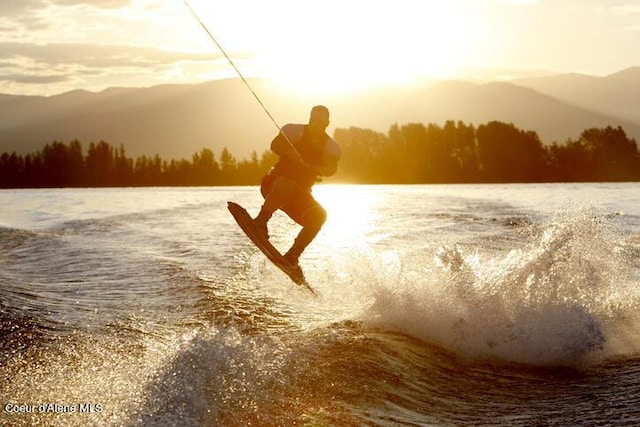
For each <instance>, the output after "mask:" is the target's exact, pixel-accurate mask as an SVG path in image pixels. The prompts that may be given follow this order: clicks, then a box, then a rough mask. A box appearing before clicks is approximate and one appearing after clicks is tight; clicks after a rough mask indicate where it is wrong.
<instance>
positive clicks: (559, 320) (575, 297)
mask: <svg viewBox="0 0 640 427" xmlns="http://www.w3.org/2000/svg"><path fill="white" fill-rule="evenodd" d="M520 233H521V236H522V239H523V240H524V241H523V244H522V248H519V249H513V250H511V251H509V252H508V253H506V254H500V255H498V256H493V257H492V256H488V257H487V258H486V259H483V256H482V255H483V254H482V246H481V245H478V246H476V248H475V249H476V250H475V252H474V253H473V254H471V255H468V254H465V253H464V252H463V250H462V249H461V248H460V247H459V246H457V245H454V246H443V247H441V248H440V250H439V251H438V253H437V254H436V255H435V257H434V262H431V263H429V264H430V265H426V266H425V265H424V262H423V264H422V266H421V267H420V268H419V269H416V268H413V269H412V268H409V266H407V263H406V262H405V261H406V260H405V259H402V258H400V257H399V256H398V257H397V259H396V260H395V261H393V260H392V261H391V262H389V259H388V256H387V259H386V260H382V259H377V260H376V259H374V260H369V264H370V265H371V264H372V263H373V264H374V265H375V264H377V265H375V266H374V267H373V270H377V271H383V272H384V273H383V274H378V275H377V276H376V275H375V274H372V275H371V276H370V279H371V282H372V286H373V289H374V291H373V293H374V298H375V302H374V303H373V304H372V305H371V307H370V308H369V309H368V310H367V311H366V312H365V314H364V320H365V322H366V324H368V325H370V326H372V327H382V328H385V329H389V330H396V331H401V332H404V333H407V334H410V335H412V336H415V337H417V338H420V339H422V340H426V341H430V342H434V343H437V344H439V345H441V346H443V347H445V348H447V349H449V350H451V351H454V352H455V353H457V354H459V355H462V356H464V357H471V358H480V359H496V360H502V361H506V362H513V363H521V364H527V365H536V366H576V365H580V364H583V363H588V362H589V361H592V360H594V359H598V358H602V357H607V356H612V355H619V354H625V353H636V352H638V351H640V343H637V342H635V341H633V339H630V336H631V334H630V331H631V330H633V329H637V328H638V327H640V318H638V316H636V313H637V312H638V308H639V307H638V305H639V304H640V298H639V297H640V293H639V292H638V291H637V290H636V288H637V284H638V278H637V269H635V267H634V261H633V259H634V253H636V249H634V248H633V247H632V246H629V245H628V244H627V243H626V242H625V238H626V236H625V235H624V234H621V233H620V232H618V231H617V230H616V229H615V228H614V227H613V226H612V224H611V222H610V221H607V218H606V217H602V216H598V215H595V214H593V213H590V212H581V213H574V214H572V215H568V214H566V215H558V217H557V218H555V219H553V220H551V221H549V222H547V223H544V224H541V225H540V224H539V225H528V226H525V227H524V228H523V229H522V230H520ZM484 255H486V254H484ZM394 264H395V267H394V266H393V265H394ZM634 276H635V277H634ZM622 343H624V346H623V345H622Z"/></svg>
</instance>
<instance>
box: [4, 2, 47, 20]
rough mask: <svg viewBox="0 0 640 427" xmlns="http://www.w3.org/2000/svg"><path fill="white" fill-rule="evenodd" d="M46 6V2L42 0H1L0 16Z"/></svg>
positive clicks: (12, 14)
mask: <svg viewBox="0 0 640 427" xmlns="http://www.w3.org/2000/svg"><path fill="white" fill-rule="evenodd" d="M46 6H47V3H46V2H45V1H44V0H2V2H0V16H3V17H11V16H18V15H22V14H23V13H25V12H28V11H33V10H34V9H41V8H43V7H46Z"/></svg>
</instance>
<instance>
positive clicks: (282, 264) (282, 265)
mask: <svg viewBox="0 0 640 427" xmlns="http://www.w3.org/2000/svg"><path fill="white" fill-rule="evenodd" d="M227 208H228V209H229V212H231V215H233V218H234V219H235V220H236V222H237V223H238V225H239V226H240V228H241V229H242V231H243V232H244V234H246V235H247V237H249V239H251V241H252V242H253V244H254V245H256V247H257V248H258V249H260V250H261V251H262V253H263V254H265V256H266V257H267V258H268V259H269V261H271V262H272V263H273V265H275V266H276V267H278V268H279V269H280V270H282V272H283V273H285V274H286V275H287V276H289V278H290V279H291V280H292V281H293V282H294V283H295V284H296V285H299V286H302V287H304V288H307V289H308V290H309V291H310V292H311V293H312V294H314V295H318V294H317V293H316V291H315V290H314V289H313V288H312V287H311V285H309V283H308V282H307V279H305V277H304V273H303V272H302V270H301V269H300V268H299V267H297V268H296V266H294V265H291V263H289V261H287V260H286V259H285V258H284V257H283V256H282V254H281V253H280V252H279V251H278V250H277V249H276V248H275V247H273V245H272V244H271V243H270V242H269V239H267V238H266V237H265V236H264V235H263V234H262V233H260V232H259V231H258V229H257V228H256V227H255V225H254V224H253V219H252V218H251V216H250V215H249V213H248V212H247V211H246V209H245V208H243V207H242V206H240V205H239V204H237V203H234V202H227Z"/></svg>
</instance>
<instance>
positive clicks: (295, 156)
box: [271, 124, 306, 164]
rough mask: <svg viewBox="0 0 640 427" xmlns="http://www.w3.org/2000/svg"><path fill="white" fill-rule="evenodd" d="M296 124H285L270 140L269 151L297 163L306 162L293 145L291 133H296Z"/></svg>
mask: <svg viewBox="0 0 640 427" xmlns="http://www.w3.org/2000/svg"><path fill="white" fill-rule="evenodd" d="M295 127H296V125H291V124H288V125H285V126H284V127H283V128H282V129H281V130H280V132H279V133H278V135H276V137H275V138H273V141H271V151H273V152H274V153H276V154H277V155H278V156H280V157H281V158H286V159H290V160H292V161H294V162H297V163H302V164H306V162H305V161H304V160H303V159H302V157H301V156H300V153H298V151H297V150H296V149H295V147H294V146H293V140H292V139H293V138H292V137H293V135H294V133H296V131H297V129H295Z"/></svg>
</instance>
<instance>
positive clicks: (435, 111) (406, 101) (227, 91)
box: [0, 70, 640, 159]
mask: <svg viewBox="0 0 640 427" xmlns="http://www.w3.org/2000/svg"><path fill="white" fill-rule="evenodd" d="M627 73H628V74H629V75H627ZM634 73H635V71H633V70H631V71H625V72H623V73H621V75H620V76H618V78H619V81H624V80H625V79H626V78H627V77H630V79H629V80H628V81H629V82H630V83H628V84H629V87H635V86H633V85H634V84H635V82H636V80H635V77H634ZM614 76H615V75H614ZM614 76H609V77H610V78H611V81H610V83H608V86H607V87H612V88H616V90H618V91H620V92H622V89H619V88H622V87H624V84H623V83H620V84H619V85H616V84H614V83H612V82H613V80H615V78H614ZM557 78H558V79H567V81H570V82H571V87H575V88H576V89H575V90H578V91H579V90H582V89H579V88H581V87H584V85H585V84H586V83H574V82H579V81H580V80H581V78H575V79H573V78H568V77H566V76H565V77H563V76H557ZM549 79H553V78H549ZM608 79H609V78H607V81H609V80H608ZM531 81H533V83H535V84H537V85H538V86H540V87H536V88H535V90H534V89H533V88H525V87H523V86H521V85H524V84H525V83H526V84H528V85H530V86H531V87H533V86H535V85H534V84H533V83H531ZM557 81H560V80H542V79H540V80H531V79H527V81H519V84H520V85H515V84H510V83H487V84H474V83H467V82H457V81H444V82H436V83H429V84H423V85H417V86H412V87H408V86H407V87H397V88H393V89H385V90H382V89H379V90H375V91H369V92H367V93H360V94H358V95H355V96H347V95H344V96H327V97H324V98H318V97H316V98H314V99H310V98H306V99H305V98H299V97H295V96H293V95H292V94H287V93H285V92H283V91H282V90H281V89H277V88H276V87H275V86H272V85H269V84H268V83H267V82H266V81H264V80H260V79H253V80H250V83H251V85H252V87H253V88H254V90H255V91H256V93H258V94H259V96H260V97H261V99H262V100H263V101H264V103H265V105H267V107H268V108H269V111H270V112H271V113H272V115H273V116H274V117H275V118H276V120H278V122H279V124H280V125H283V124H285V123H286V122H305V121H306V120H307V118H308V112H309V109H310V107H311V106H312V105H314V104H318V103H324V104H326V105H328V106H329V107H330V109H331V112H332V118H331V121H332V123H331V127H330V129H329V130H330V131H331V130H332V129H334V128H335V127H349V126H357V127H363V128H369V129H373V130H377V131H380V132H385V133H386V132H387V131H388V129H389V127H390V126H391V125H392V124H393V123H399V124H405V123H409V122H421V123H438V124H442V123H444V121H446V120H456V121H457V120H462V121H464V122H465V123H473V124H476V125H479V124H482V123H486V122H488V121H491V120H499V121H504V122H508V123H513V124H514V125H516V126H517V127H519V128H522V129H525V130H534V131H536V132H537V133H538V135H539V136H540V137H541V139H542V141H543V142H544V143H551V142H554V141H558V142H564V141H565V140H567V139H568V138H577V137H578V136H579V135H580V133H581V132H582V131H583V130H585V129H588V128H591V127H604V126H607V125H612V126H618V125H620V126H622V127H623V128H624V129H625V130H626V131H627V134H628V135H629V136H630V137H632V138H635V139H636V140H637V141H640V124H639V123H640V119H639V120H634V119H633V117H634V116H633V114H627V113H625V112H628V111H629V109H627V108H619V109H618V110H616V111H620V112H622V113H624V115H622V114H619V115H616V114H614V113H613V112H612V111H613V110H611V109H605V108H600V112H597V111H596V108H594V106H593V105H592V104H593V103H595V101H593V102H592V103H591V104H588V103H586V101H585V103H583V102H582V101H581V102H578V98H579V97H580V95H574V98H572V99H571V100H568V101H565V100H562V99H563V98H566V97H568V96H569V94H568V93H569V92H566V93H567V95H564V94H565V92H562V93H560V92H558V91H559V90H560V88H564V87H565V86H563V85H562V84H559V83H554V82H557ZM543 82H547V83H545V84H546V85H547V86H545V88H543V87H542V86H544V85H543V84H542V83H543ZM581 85H582V86H581ZM553 88H556V89H555V91H556V92H557V93H555V94H554V95H553V96H551V95H550V93H551V92H554V90H552V89H553ZM611 90H613V89H611ZM630 91H631V90H629V92H630ZM543 92H544V93H546V94H543ZM638 92H639V91H636V94H637V93H638ZM603 93H604V94H602V95H600V96H601V97H602V99H614V98H615V95H613V94H610V93H609V92H606V91H604V89H603ZM633 96H637V95H633ZM629 97H630V98H631V97H632V95H629ZM589 99H591V98H589ZM594 99H595V98H594ZM625 99H626V98H625ZM607 102H608V101H607ZM625 102H626V101H625ZM629 102H630V101H629ZM605 104H606V105H609V104H607V103H606V102H604V101H603V102H601V103H600V104H599V105H601V106H603V105H605ZM611 104H615V103H614V102H611ZM618 104H619V103H618ZM635 105H640V104H638V103H636V104H635ZM602 111H605V112H604V113H603V112H602ZM607 112H608V113H607ZM276 132H277V128H276V127H275V125H274V124H273V123H272V122H271V121H270V119H269V118H268V117H267V115H266V114H265V112H264V111H263V110H262V108H261V107H260V105H259V104H258V103H257V102H256V100H255V99H254V98H253V96H252V95H251V93H250V92H249V91H248V90H247V88H246V87H245V86H244V85H243V84H242V82H241V81H240V80H239V79H227V80H216V81H210V82H206V83H201V84H191V85H162V86H154V87H150V88H111V89H107V90H104V91H102V92H98V93H92V92H87V91H83V90H77V91H72V92H67V93H63V94H60V95H56V96H50V97H41V96H12V95H0V152H12V151H17V152H19V153H22V154H25V153H28V152H33V151H36V150H39V149H41V148H42V147H43V146H44V144H46V143H49V142H52V141H54V140H59V141H63V142H68V141H70V140H72V139H79V140H80V141H81V142H83V144H84V146H85V148H86V147H87V146H88V144H89V142H91V141H94V142H98V141H100V140H105V141H107V142H109V143H110V144H111V145H114V146H117V145H119V144H124V146H125V148H126V150H127V154H128V155H129V156H132V157H137V156H140V155H143V154H145V155H155V154H156V153H158V154H160V155H161V156H162V157H163V158H167V159H169V158H190V157H191V155H192V154H193V153H195V152H197V151H199V150H201V149H202V148H203V147H208V148H211V149H212V150H214V152H216V153H219V152H220V151H221V150H222V148H223V147H227V148H228V149H229V150H230V151H231V152H232V153H233V154H234V155H236V156H238V157H241V158H242V157H248V156H249V155H250V153H251V151H252V150H256V151H257V152H258V154H260V153H261V152H262V151H263V150H266V149H268V146H269V143H270V141H271V139H272V138H273V136H274V135H275V133H276Z"/></svg>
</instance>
